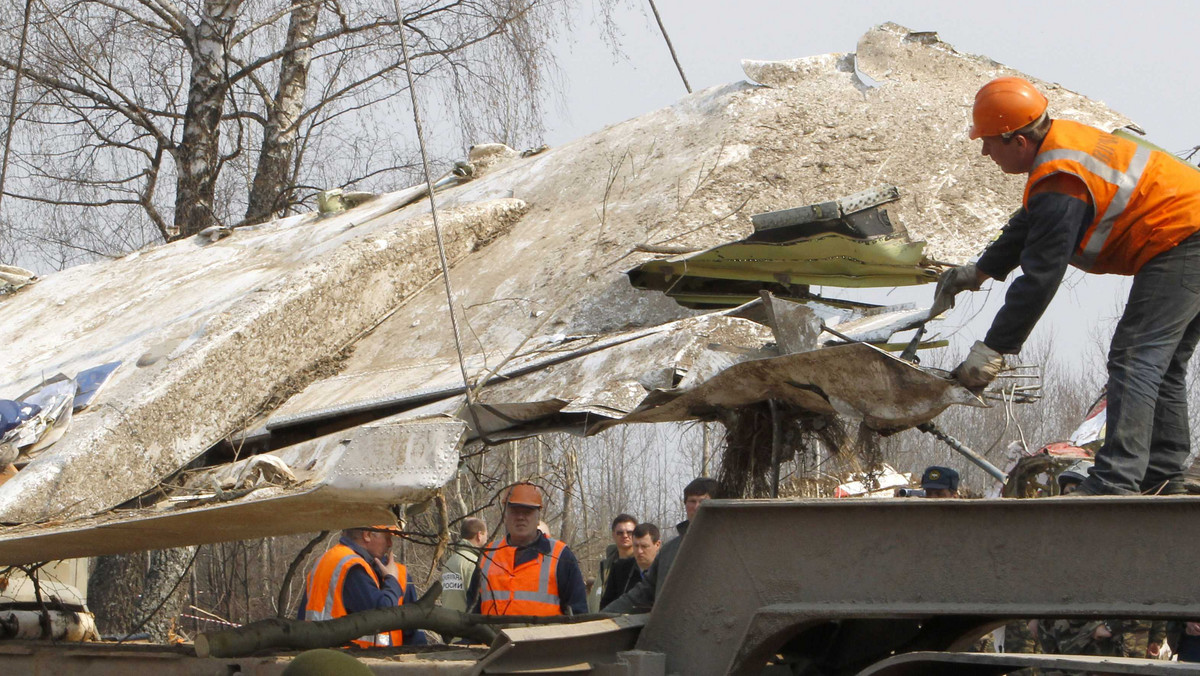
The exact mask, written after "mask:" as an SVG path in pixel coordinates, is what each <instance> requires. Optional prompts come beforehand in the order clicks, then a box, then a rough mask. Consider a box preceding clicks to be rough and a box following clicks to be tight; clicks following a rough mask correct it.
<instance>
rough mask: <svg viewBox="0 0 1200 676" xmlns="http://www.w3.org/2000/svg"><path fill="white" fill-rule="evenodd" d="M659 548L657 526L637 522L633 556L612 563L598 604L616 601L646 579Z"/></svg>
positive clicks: (660, 546)
mask: <svg viewBox="0 0 1200 676" xmlns="http://www.w3.org/2000/svg"><path fill="white" fill-rule="evenodd" d="M660 548H662V540H661V539H660V536H659V532H658V526H656V525H654V524H652V523H639V524H638V525H637V527H636V528H634V529H633V556H629V557H626V558H624V559H618V560H617V562H616V563H615V564H613V567H612V572H611V573H609V575H608V584H606V585H604V596H603V597H601V599H600V606H601V607H604V606H607V605H608V604H610V603H612V602H613V601H616V600H617V599H619V598H621V596H623V595H624V594H625V592H627V591H629V590H630V589H633V588H634V587H635V586H637V584H638V583H639V582H641V581H642V580H644V579H646V573H647V571H649V570H650V566H652V565H654V559H655V558H657V557H658V550H659V549H660Z"/></svg>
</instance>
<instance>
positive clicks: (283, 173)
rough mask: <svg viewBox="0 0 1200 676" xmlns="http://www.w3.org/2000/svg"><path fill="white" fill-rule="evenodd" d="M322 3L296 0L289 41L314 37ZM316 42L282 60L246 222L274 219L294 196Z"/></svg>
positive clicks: (297, 42)
mask: <svg viewBox="0 0 1200 676" xmlns="http://www.w3.org/2000/svg"><path fill="white" fill-rule="evenodd" d="M319 11H320V3H319V2H316V1H314V0H292V16H291V20H290V22H289V23H288V34H287V47H294V46H296V45H302V44H306V43H309V42H310V41H311V40H312V37H313V34H314V32H315V31H316V28H317V15H318V14H319ZM311 62H312V48H311V47H302V48H297V49H292V50H291V51H288V52H287V53H286V54H285V55H284V57H283V58H282V59H281V61H280V65H279V87H278V89H276V91H275V100H274V102H273V104H272V106H271V110H270V112H269V114H268V116H267V126H266V128H265V129H264V130H263V144H262V150H261V151H260V152H259V154H258V169H257V170H256V171H255V173H254V184H253V186H252V187H251V188H250V198H249V204H248V205H247V207H246V218H245V221H246V223H261V222H263V221H266V220H269V219H270V218H271V216H272V215H273V214H274V213H275V212H277V211H279V210H280V209H281V208H283V207H285V206H287V204H288V202H289V201H290V194H289V193H290V192H291V189H292V188H293V187H294V185H293V184H294V183H295V181H294V180H293V173H294V171H293V165H294V164H295V154H296V139H297V136H298V133H297V132H298V129H297V123H298V122H299V120H300V115H301V113H302V112H303V111H304V97H305V94H306V93H307V91H308V70H309V65H310V63H311Z"/></svg>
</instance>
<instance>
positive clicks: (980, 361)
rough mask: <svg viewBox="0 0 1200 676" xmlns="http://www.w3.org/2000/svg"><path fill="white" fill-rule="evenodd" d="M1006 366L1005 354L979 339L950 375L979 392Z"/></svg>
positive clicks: (964, 385)
mask: <svg viewBox="0 0 1200 676" xmlns="http://www.w3.org/2000/svg"><path fill="white" fill-rule="evenodd" d="M1003 368H1004V355H1002V354H1000V353H999V352H997V351H995V350H993V349H992V348H990V347H988V346H987V345H985V344H984V343H983V341H980V340H977V341H975V344H974V345H972V346H971V351H970V352H969V353H968V354H967V358H966V360H965V361H963V363H961V364H959V365H958V367H957V368H955V369H954V370H953V371H951V372H950V375H951V376H952V377H953V378H954V379H955V380H957V381H958V382H959V383H960V384H961V385H962V386H963V387H965V388H967V389H968V390H971V391H973V392H978V391H980V390H982V389H983V388H985V387H987V386H988V385H990V384H991V382H992V381H993V380H995V379H996V376H998V375H1000V371H1001V369H1003Z"/></svg>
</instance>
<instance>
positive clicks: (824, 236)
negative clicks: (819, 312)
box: [626, 185, 937, 308]
mask: <svg viewBox="0 0 1200 676" xmlns="http://www.w3.org/2000/svg"><path fill="white" fill-rule="evenodd" d="M899 198H900V191H899V190H898V189H897V188H896V187H895V186H890V185H889V186H881V187H878V188H873V189H870V190H866V191H863V192H860V193H856V194H854V195H850V196H847V197H843V198H841V199H837V200H832V201H827V202H820V203H817V204H811V205H807V206H801V207H794V208H790V209H784V210H781V211H773V212H768V213H763V214H756V215H755V216H752V217H751V221H752V223H753V224H754V232H753V233H751V234H750V235H749V236H748V237H746V238H744V239H741V240H738V241H735V242H727V243H724V244H720V245H718V246H716V247H713V248H710V249H707V250H704V251H699V252H689V253H683V254H677V255H673V256H669V257H665V258H655V259H653V260H650V261H647V262H645V263H642V264H641V265H639V266H637V267H636V268H633V269H632V270H629V271H627V272H626V274H627V275H628V276H629V281H630V283H632V284H633V286H634V287H635V288H639V289H651V290H657V291H662V292H663V293H665V294H667V295H668V296H670V297H671V298H674V299H675V301H676V302H678V303H679V304H681V305H684V306H686V307H693V308H717V307H731V306H733V305H740V304H742V303H745V302H747V301H748V300H750V299H752V298H753V297H755V296H757V295H758V294H759V293H760V292H761V291H770V292H771V293H773V294H775V295H777V296H779V297H781V298H788V299H791V300H798V301H802V300H822V299H820V297H819V296H813V295H811V294H810V292H809V287H810V286H835V287H856V288H862V287H887V286H907V285H913V284H924V283H927V282H932V281H935V280H936V279H937V268H936V266H934V265H933V264H932V263H931V262H930V261H928V260H926V259H925V257H924V256H923V251H924V247H925V244H924V242H912V241H909V240H908V238H907V237H904V236H903V233H902V232H897V231H896V230H895V228H894V227H893V225H892V223H891V220H890V219H889V218H888V215H887V211H886V210H885V209H883V208H882V206H883V205H885V204H887V203H889V202H894V201H896V200H898V199H899ZM825 302H829V301H828V300H826V301H825Z"/></svg>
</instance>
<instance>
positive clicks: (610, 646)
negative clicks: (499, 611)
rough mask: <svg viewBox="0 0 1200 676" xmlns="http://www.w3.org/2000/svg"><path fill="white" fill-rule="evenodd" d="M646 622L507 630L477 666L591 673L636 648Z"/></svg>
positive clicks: (479, 670) (488, 670) (480, 669)
mask: <svg viewBox="0 0 1200 676" xmlns="http://www.w3.org/2000/svg"><path fill="white" fill-rule="evenodd" d="M645 624H646V617H645V616H642V615H627V616H624V617H615V618H612V619H608V620H595V621H592V622H580V623H577V624H554V625H546V626H540V627H519V628H514V629H505V630H504V631H502V632H500V636H499V637H497V638H496V640H495V641H494V642H493V643H492V646H491V649H490V650H488V654H487V655H486V656H485V657H484V658H483V659H481V660H479V664H477V665H476V666H475V669H474V670H473V671H472V672H471V674H472V676H477V675H479V674H529V673H570V672H582V673H588V672H590V671H591V669H592V667H593V666H594V665H597V664H610V663H615V662H616V661H617V659H618V657H617V653H620V652H624V651H626V650H632V649H633V647H634V644H635V643H636V642H637V637H638V633H639V632H640V631H641V630H642V627H643V626H644V625H645Z"/></svg>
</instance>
